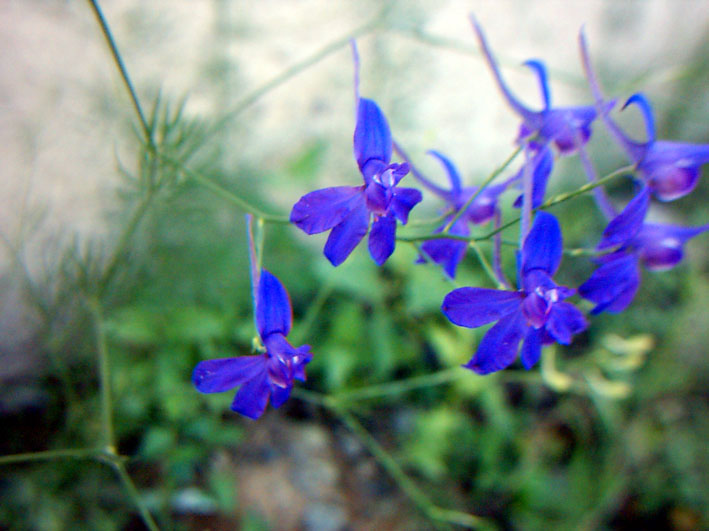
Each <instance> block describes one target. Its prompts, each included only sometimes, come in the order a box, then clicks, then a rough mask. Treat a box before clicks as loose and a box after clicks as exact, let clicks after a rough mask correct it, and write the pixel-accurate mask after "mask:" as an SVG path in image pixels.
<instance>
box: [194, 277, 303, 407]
mask: <svg viewBox="0 0 709 531" xmlns="http://www.w3.org/2000/svg"><path fill="white" fill-rule="evenodd" d="M255 291H256V326H257V329H258V333H259V336H260V338H261V343H262V346H263V350H264V352H263V353H262V354H259V355H256V356H239V357H235V358H222V359H214V360H206V361H202V362H200V363H199V364H198V365H197V366H196V367H195V369H194V372H193V373H192V382H193V383H194V385H195V387H196V388H197V389H198V390H199V391H201V392H202V393H220V392H223V391H228V390H230V389H233V388H235V387H239V386H241V387H240V388H239V391H238V392H237V393H236V396H235V398H234V401H233V402H232V404H231V409H232V410H234V411H236V412H237V413H241V414H242V415H245V416H247V417H249V418H252V419H257V418H258V417H260V416H261V415H262V414H263V412H264V411H265V409H266V406H267V405H268V401H269V399H270V400H271V405H272V406H273V407H275V408H277V407H279V406H281V405H282V404H283V403H284V402H285V401H286V400H288V397H289V396H290V393H291V389H292V388H293V381H294V380H300V381H305V365H306V364H307V363H308V362H309V361H310V360H311V358H312V354H311V352H310V346H309V345H303V346H301V347H297V348H296V347H294V346H292V345H291V344H290V343H289V342H288V340H287V339H286V337H287V336H288V333H289V332H290V329H291V321H292V315H291V305H290V299H289V297H288V292H287V291H286V289H285V288H284V287H283V284H281V282H280V280H278V279H277V278H276V277H275V276H273V275H272V274H271V273H269V272H268V271H266V270H265V269H264V270H262V271H261V275H260V278H259V281H258V286H257V287H256V290H255Z"/></svg>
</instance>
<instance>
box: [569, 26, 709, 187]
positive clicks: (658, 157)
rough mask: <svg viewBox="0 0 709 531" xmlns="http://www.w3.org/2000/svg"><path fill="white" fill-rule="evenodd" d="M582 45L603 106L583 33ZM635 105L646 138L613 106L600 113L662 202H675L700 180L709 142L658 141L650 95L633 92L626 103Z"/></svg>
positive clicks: (591, 80) (593, 87)
mask: <svg viewBox="0 0 709 531" xmlns="http://www.w3.org/2000/svg"><path fill="white" fill-rule="evenodd" d="M579 45H580V48H581V56H582V59H583V64H584V69H585V71H586V77H587V79H588V82H589V85H590V86H591V92H592V93H593V95H594V98H595V99H596V102H597V106H598V107H599V108H602V107H604V105H605V103H604V98H603V94H602V92H601V88H600V86H599V84H598V80H597V78H596V75H595V73H594V71H593V69H592V68H591V60H590V57H589V54H588V45H587V43H586V37H585V35H584V34H583V32H582V33H581V34H580V35H579ZM631 104H636V105H637V106H638V107H639V108H640V111H641V113H642V115H643V118H644V120H645V131H646V136H647V140H646V141H645V142H637V141H635V140H632V139H630V138H629V137H628V136H627V135H626V134H625V133H624V132H623V130H622V129H621V128H620V127H618V125H617V124H616V123H615V122H614V121H613V119H612V118H611V117H610V116H609V114H608V112H609V111H610V107H607V106H606V108H605V109H604V110H603V111H602V112H601V117H602V119H603V121H604V122H605V124H606V126H607V128H608V130H609V131H610V133H611V134H612V135H613V137H614V138H615V140H616V141H617V142H618V144H620V146H621V147H622V148H623V149H624V150H625V152H626V153H627V155H628V157H629V158H630V160H632V161H633V163H635V165H636V168H637V170H638V172H639V173H640V175H642V177H643V179H644V180H645V182H646V184H647V185H648V186H649V187H650V189H651V190H652V192H653V193H654V194H655V197H657V199H659V200H660V201H672V200H674V199H678V198H680V197H683V196H685V195H687V194H688V193H690V192H691V191H692V190H693V189H694V187H695V186H696V185H697V182H698V181H699V175H700V170H701V166H702V165H703V164H707V163H709V144H688V143H682V142H671V141H667V140H656V138H655V120H654V117H653V114H652V108H651V107H650V103H649V102H648V100H647V98H646V97H645V96H644V95H643V94H641V93H638V94H633V95H632V96H630V98H628V100H627V101H626V102H625V105H623V109H625V108H626V107H627V106H628V105H631Z"/></svg>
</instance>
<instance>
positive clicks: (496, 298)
mask: <svg viewBox="0 0 709 531" xmlns="http://www.w3.org/2000/svg"><path fill="white" fill-rule="evenodd" d="M562 250H563V241H562V236H561V229H560V227H559V222H558V221H557V220H556V218H555V217H554V216H553V215H552V214H549V213H547V212H538V213H537V214H536V216H535V219H534V224H533V225H532V228H531V230H530V231H529V233H528V234H527V237H526V238H525V240H524V243H523V246H522V251H521V253H520V256H519V284H520V285H519V289H518V290H517V291H508V290H495V289H487V288H472V287H471V288H468V287H466V288H459V289H456V290H453V291H451V292H450V293H449V294H448V295H446V297H445V299H444V300H443V305H442V307H441V309H442V311H443V313H444V314H445V316H446V317H447V318H448V319H449V320H450V321H451V322H453V323H454V324H457V325H459V326H465V327H468V328H477V327H479V326H483V325H486V324H489V323H492V322H495V321H497V323H496V324H495V325H493V326H492V328H490V329H489V330H488V331H487V333H486V334H485V336H484V337H483V339H482V341H481V342H480V345H479V346H478V349H477V352H476V353H475V355H474V356H473V358H472V359H471V360H470V361H469V362H468V363H467V364H465V365H464V367H466V368H468V369H471V370H473V371H475V372H476V373H478V374H487V373H490V372H494V371H498V370H500V369H504V368H505V367H507V366H509V365H510V364H511V363H512V362H513V361H514V360H515V358H516V357H517V353H518V351H519V344H520V342H522V350H521V359H522V364H523V365H524V367H525V368H527V369H529V368H531V367H532V366H533V365H534V364H535V363H537V361H538V360H539V357H540V356H541V349H542V346H543V345H545V344H549V343H553V342H555V341H556V342H559V343H562V344H564V345H568V344H569V343H570V342H571V339H572V336H573V335H574V334H577V333H579V332H581V331H583V330H585V329H586V327H587V322H586V318H585V317H584V315H583V314H582V313H581V312H580V311H579V310H578V309H577V308H576V307H575V306H574V305H572V304H571V303H568V302H564V300H565V299H567V298H568V297H571V296H572V295H573V294H574V293H575V290H574V289H572V288H568V287H565V286H560V285H558V284H556V283H555V282H554V280H553V279H552V277H553V276H554V274H555V273H556V271H557V269H558V268H559V265H560V263H561V255H562Z"/></svg>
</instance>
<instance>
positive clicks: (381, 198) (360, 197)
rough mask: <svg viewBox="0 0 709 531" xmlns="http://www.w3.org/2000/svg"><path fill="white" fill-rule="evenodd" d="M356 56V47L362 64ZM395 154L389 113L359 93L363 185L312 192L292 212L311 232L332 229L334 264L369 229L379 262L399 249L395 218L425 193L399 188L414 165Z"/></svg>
mask: <svg viewBox="0 0 709 531" xmlns="http://www.w3.org/2000/svg"><path fill="white" fill-rule="evenodd" d="M353 49H354V48H353ZM356 57H357V56H356V51H355V64H356V68H357V60H356ZM355 94H358V88H357V86H355ZM391 154H392V139H391V131H390V130H389V124H388V123H387V120H386V118H385V117H384V114H383V113H382V111H381V109H380V108H379V106H378V105H377V104H376V103H375V102H374V101H372V100H369V99H366V98H359V97H358V99H357V125H356V127H355V132H354V156H355V160H356V161H357V165H358V166H359V171H360V172H361V174H362V177H363V179H364V185H362V186H336V187H333V188H324V189H322V190H316V191H314V192H310V193H309V194H306V195H304V196H303V197H301V198H300V200H299V201H298V202H297V203H296V204H295V205H294V206H293V210H292V211H291V215H290V221H291V222H292V223H293V224H295V225H296V226H297V227H298V228H300V229H302V230H303V231H304V232H305V233H307V234H317V233H319V232H324V231H327V230H330V229H332V230H331V232H330V236H328V239H327V242H326V243H325V249H324V253H325V256H326V257H327V259H328V260H330V262H331V263H332V265H334V266H338V265H340V264H341V263H342V262H344V261H345V260H346V259H347V257H348V256H349V255H350V253H351V252H352V251H353V250H354V248H355V247H357V245H358V244H359V242H360V241H361V240H362V238H364V236H365V235H366V234H367V231H369V253H370V255H371V256H372V259H373V260H374V261H375V262H376V263H377V265H382V264H383V263H384V262H386V260H387V259H388V258H389V256H391V254H392V253H393V252H394V244H395V240H396V220H397V219H398V220H399V221H400V222H401V223H402V224H404V225H405V224H406V223H407V221H408V217H409V212H410V211H411V209H412V208H413V207H414V206H415V205H416V204H417V203H419V202H420V201H421V199H422V196H421V192H420V191H418V190H415V189H413V188H398V187H397V185H398V184H399V181H401V179H402V178H403V177H404V176H405V175H406V174H407V173H408V172H409V166H408V164H406V163H404V164H392V163H391V162H390V161H391ZM372 220H373V221H372ZM370 221H372V223H371V230H369V226H370Z"/></svg>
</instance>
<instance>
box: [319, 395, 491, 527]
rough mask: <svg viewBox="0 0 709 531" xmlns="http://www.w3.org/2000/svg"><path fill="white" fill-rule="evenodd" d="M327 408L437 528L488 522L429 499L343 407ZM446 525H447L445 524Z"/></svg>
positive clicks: (486, 524)
mask: <svg viewBox="0 0 709 531" xmlns="http://www.w3.org/2000/svg"><path fill="white" fill-rule="evenodd" d="M330 409H331V410H332V411H333V412H334V413H335V414H337V416H339V417H340V419H341V420H342V421H343V422H344V423H345V425H346V426H347V427H348V428H349V429H350V430H351V431H352V432H353V433H354V434H355V435H357V437H358V438H359V440H360V441H361V442H362V443H363V444H364V445H365V446H366V447H367V449H368V450H369V452H370V453H371V454H372V455H373V456H374V457H375V458H376V459H377V461H378V462H379V464H380V465H381V466H382V468H384V470H386V471H387V473H388V474H389V475H390V476H391V477H392V478H393V479H394V481H396V483H397V484H398V485H399V488H401V490H402V491H404V493H405V494H406V495H407V496H408V497H409V499H411V501H413V502H414V504H416V506H418V508H419V509H420V510H421V511H422V512H423V513H424V514H425V515H426V516H427V517H428V518H430V519H431V520H433V521H434V525H435V526H436V527H437V528H441V526H440V525H439V524H458V525H463V526H466V527H468V528H470V529H482V528H489V527H490V524H489V523H488V522H487V521H486V520H485V519H483V518H480V517H479V516H475V515H472V514H468V513H464V512H461V511H453V510H449V509H443V508H441V507H438V506H437V505H435V504H434V503H433V502H432V501H431V499H430V498H429V497H428V496H427V495H426V494H425V493H424V492H423V491H422V490H421V489H420V488H419V487H418V486H417V485H416V484H415V483H414V482H413V480H412V479H411V478H410V477H409V476H407V475H406V473H405V472H404V470H403V469H402V468H401V466H400V465H399V463H397V462H396V460H395V459H394V458H393V457H392V456H391V455H390V454H389V452H387V451H386V450H385V449H384V448H383V447H382V446H381V445H380V444H379V442H377V440H376V439H375V438H374V437H373V436H372V434H370V433H369V432H368V431H367V430H366V429H365V428H364V426H362V424H361V423H360V422H359V421H358V420H357V419H356V418H355V417H354V415H352V414H351V413H350V412H348V411H347V410H345V409H343V408H342V407H339V406H335V405H332V406H330ZM445 527H447V526H445Z"/></svg>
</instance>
